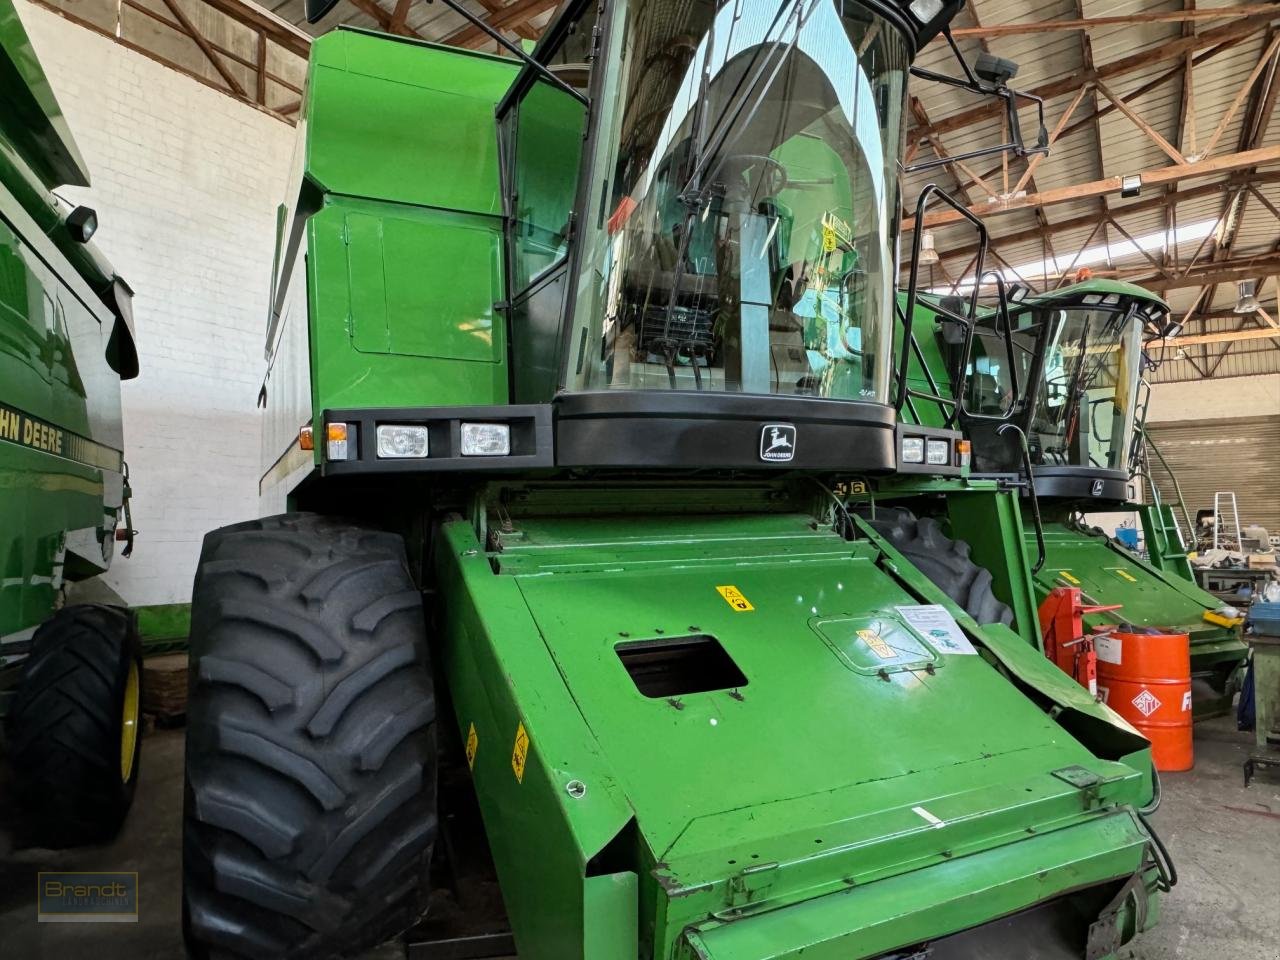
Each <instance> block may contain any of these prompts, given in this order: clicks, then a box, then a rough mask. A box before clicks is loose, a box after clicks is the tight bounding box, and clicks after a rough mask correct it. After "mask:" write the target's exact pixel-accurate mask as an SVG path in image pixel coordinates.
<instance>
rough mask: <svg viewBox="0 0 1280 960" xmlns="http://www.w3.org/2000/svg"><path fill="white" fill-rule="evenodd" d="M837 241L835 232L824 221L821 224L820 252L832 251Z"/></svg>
mask: <svg viewBox="0 0 1280 960" xmlns="http://www.w3.org/2000/svg"><path fill="white" fill-rule="evenodd" d="M837 241H838V238H837V237H836V232H835V231H834V230H833V229H831V228H830V227H829V226H827V225H826V224H825V223H824V224H823V225H822V252H823V253H834V252H835V249H836V243H837Z"/></svg>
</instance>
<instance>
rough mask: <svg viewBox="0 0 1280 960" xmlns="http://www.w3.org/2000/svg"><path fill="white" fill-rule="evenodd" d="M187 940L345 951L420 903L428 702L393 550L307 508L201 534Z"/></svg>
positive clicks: (410, 604) (431, 793)
mask: <svg viewBox="0 0 1280 960" xmlns="http://www.w3.org/2000/svg"><path fill="white" fill-rule="evenodd" d="M190 676H191V697H190V702H189V704H188V708H187V754H186V804H185V810H184V829H183V848H184V851H183V928H184V935H185V937H186V941H187V949H188V951H189V952H190V954H191V956H193V957H197V958H233V957H234V958H254V960H258V958H262V960H299V958H307V960H320V958H330V957H345V956H349V955H351V954H353V953H356V952H358V951H361V950H364V949H367V948H368V947H370V946H373V945H375V944H378V943H381V942H383V941H385V940H387V939H390V938H391V937H394V936H395V935H396V934H398V933H400V932H402V931H403V930H406V929H408V928H409V927H410V926H412V925H413V924H414V923H415V922H416V921H417V919H418V918H419V917H420V916H421V915H422V913H423V912H424V911H425V909H426V903H427V895H428V882H427V881H428V878H427V872H428V867H429V863H430V858H431V850H432V845H433V843H434V840H435V836H436V827H437V823H436V803H435V792H436V753H435V729H434V723H435V701H434V698H433V693H432V684H431V678H430V675H429V668H428V660H427V650H426V630H425V626H424V620H423V610H422V595H421V593H420V592H419V591H418V589H417V588H416V587H415V585H414V582H413V580H412V578H411V577H410V574H409V570H408V568H407V565H406V562H405V549H404V543H403V541H402V540H401V538H400V537H397V536H395V535H393V534H389V533H381V532H377V531H373V530H368V529H364V528H361V527H358V526H354V525H352V524H349V523H345V522H342V521H338V520H333V519H329V518H325V517H317V516H313V515H308V514H293V515H286V516H279V517H269V518H267V519H264V520H256V521H252V522H249V523H242V524H237V525H235V526H232V527H224V528H223V529H221V530H216V531H214V532H213V533H210V534H209V535H208V536H207V537H205V540H204V548H203V550H202V552H201V556H200V566H199V569H198V570H197V573H196V580H195V589H194V595H193V598H192V611H191V667H190Z"/></svg>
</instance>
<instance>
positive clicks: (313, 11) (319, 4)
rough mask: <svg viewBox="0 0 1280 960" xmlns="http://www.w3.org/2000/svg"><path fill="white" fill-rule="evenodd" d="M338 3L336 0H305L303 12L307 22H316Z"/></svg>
mask: <svg viewBox="0 0 1280 960" xmlns="http://www.w3.org/2000/svg"><path fill="white" fill-rule="evenodd" d="M337 5H338V0H306V4H305V6H304V12H305V13H306V17H307V23H318V22H319V21H320V20H321V19H322V18H323V17H324V15H325V14H326V13H328V12H329V11H330V10H332V9H333V8H334V7H336V6H337Z"/></svg>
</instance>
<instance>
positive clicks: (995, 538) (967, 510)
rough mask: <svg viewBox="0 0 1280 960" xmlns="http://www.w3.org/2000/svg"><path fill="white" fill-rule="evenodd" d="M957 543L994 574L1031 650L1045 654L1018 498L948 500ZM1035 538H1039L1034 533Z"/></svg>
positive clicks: (979, 495) (990, 495)
mask: <svg viewBox="0 0 1280 960" xmlns="http://www.w3.org/2000/svg"><path fill="white" fill-rule="evenodd" d="M947 516H948V517H949V519H950V521H951V533H952V535H953V536H954V537H956V538H958V539H960V540H963V541H965V542H966V543H967V544H969V549H970V554H969V555H970V556H971V557H972V558H973V561H974V562H975V563H976V564H978V566H980V567H984V568H985V569H986V570H988V571H990V573H991V586H992V591H993V592H994V593H995V595H996V597H997V599H999V600H1001V601H1003V602H1004V603H1007V604H1008V605H1009V607H1010V608H1011V609H1012V610H1013V622H1014V627H1015V628H1016V629H1017V631H1018V633H1019V634H1020V635H1021V636H1022V639H1024V640H1026V641H1027V643H1029V644H1030V645H1031V646H1033V647H1035V648H1036V649H1037V650H1041V649H1043V640H1042V638H1041V636H1040V617H1039V613H1038V604H1037V602H1036V596H1035V590H1034V588H1033V586H1032V582H1031V567H1030V564H1029V562H1028V561H1027V559H1026V557H1025V555H1024V554H1023V551H1022V543H1023V541H1024V539H1025V534H1024V532H1023V529H1022V511H1021V510H1020V509H1019V507H1018V495H1017V494H1015V493H996V492H979V491H973V492H967V493H958V494H956V495H954V496H950V497H948V498H947ZM1033 535H1034V533H1033Z"/></svg>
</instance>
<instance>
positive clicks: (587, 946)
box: [582, 873, 640, 960]
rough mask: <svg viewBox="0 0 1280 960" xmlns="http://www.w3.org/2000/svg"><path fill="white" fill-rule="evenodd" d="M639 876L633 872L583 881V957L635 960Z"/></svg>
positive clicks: (638, 908)
mask: <svg viewBox="0 0 1280 960" xmlns="http://www.w3.org/2000/svg"><path fill="white" fill-rule="evenodd" d="M639 889H640V884H639V878H637V877H636V875H635V874H634V873H611V874H606V875H605V876H601V877H587V879H586V881H585V883H584V884H583V894H584V897H585V900H584V907H583V916H584V918H585V926H584V930H583V938H582V939H583V947H584V950H583V956H585V957H589V958H590V960H636V956H637V955H638V953H639V950H640V931H639V921H640V903H639Z"/></svg>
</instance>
